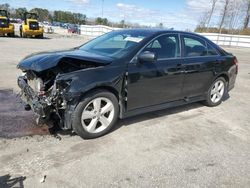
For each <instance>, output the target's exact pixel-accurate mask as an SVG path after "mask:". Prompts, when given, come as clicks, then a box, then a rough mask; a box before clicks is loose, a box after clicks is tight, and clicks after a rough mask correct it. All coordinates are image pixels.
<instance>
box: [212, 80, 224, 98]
mask: <svg viewBox="0 0 250 188" xmlns="http://www.w3.org/2000/svg"><path fill="white" fill-rule="evenodd" d="M224 90H225V83H224V82H223V81H222V80H218V81H217V82H215V83H214V85H213V87H212V89H211V92H210V99H211V101H212V102H213V103H217V102H219V101H220V100H221V99H222V97H223V95H224Z"/></svg>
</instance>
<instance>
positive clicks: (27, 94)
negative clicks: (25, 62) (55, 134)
mask: <svg viewBox="0 0 250 188" xmlns="http://www.w3.org/2000/svg"><path fill="white" fill-rule="evenodd" d="M17 83H18V86H19V87H20V88H21V98H22V100H23V101H24V102H26V103H27V104H28V105H30V107H31V108H32V110H33V111H34V112H35V113H36V114H38V115H39V116H40V117H42V118H43V119H46V118H48V117H49V115H50V113H51V112H52V111H53V110H52V109H53V108H52V105H51V103H50V102H49V101H48V100H47V99H46V98H44V97H40V96H38V95H37V94H36V92H35V91H34V90H33V89H32V88H31V87H30V86H29V85H28V83H27V78H26V77H25V76H19V77H18V80H17Z"/></svg>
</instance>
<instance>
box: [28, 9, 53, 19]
mask: <svg viewBox="0 0 250 188" xmlns="http://www.w3.org/2000/svg"><path fill="white" fill-rule="evenodd" d="M30 12H33V13H36V14H37V15H38V20H39V21H49V20H50V15H49V11H48V10H47V9H42V8H33V9H31V10H30Z"/></svg>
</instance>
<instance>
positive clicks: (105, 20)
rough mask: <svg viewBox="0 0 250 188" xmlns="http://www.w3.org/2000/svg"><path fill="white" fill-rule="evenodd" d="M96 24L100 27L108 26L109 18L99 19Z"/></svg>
mask: <svg viewBox="0 0 250 188" xmlns="http://www.w3.org/2000/svg"><path fill="white" fill-rule="evenodd" d="M95 23H96V24H99V25H108V23H109V22H108V19H107V18H101V17H97V18H96V20H95Z"/></svg>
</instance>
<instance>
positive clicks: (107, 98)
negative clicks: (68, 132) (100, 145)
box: [72, 90, 119, 139]
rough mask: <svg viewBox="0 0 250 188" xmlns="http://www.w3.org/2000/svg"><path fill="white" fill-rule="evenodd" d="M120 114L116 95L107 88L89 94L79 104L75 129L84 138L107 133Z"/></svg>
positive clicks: (73, 121) (75, 112)
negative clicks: (106, 89)
mask: <svg viewBox="0 0 250 188" xmlns="http://www.w3.org/2000/svg"><path fill="white" fill-rule="evenodd" d="M118 114H119V105H118V100H117V98H116V96H115V95H114V94H112V93H110V92H108V91H105V90H96V91H93V92H91V93H89V94H87V95H86V96H85V97H84V99H83V100H82V101H81V102H80V103H79V104H78V105H77V107H76V109H75V111H74V113H73V117H72V126H73V130H74V131H75V132H76V133H77V134H78V135H79V136H81V137H82V138H83V139H92V138H97V137H100V136H103V135H105V134H107V133H108V132H109V131H110V130H111V129H112V128H113V127H114V125H115V123H116V121H117V119H118Z"/></svg>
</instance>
